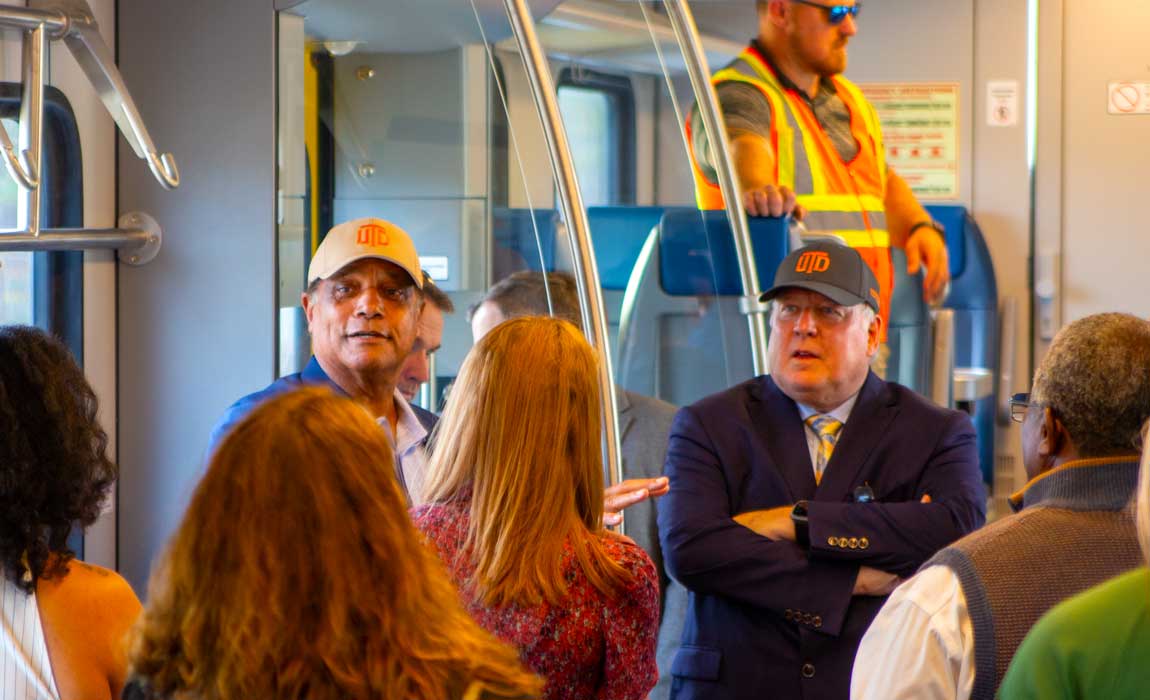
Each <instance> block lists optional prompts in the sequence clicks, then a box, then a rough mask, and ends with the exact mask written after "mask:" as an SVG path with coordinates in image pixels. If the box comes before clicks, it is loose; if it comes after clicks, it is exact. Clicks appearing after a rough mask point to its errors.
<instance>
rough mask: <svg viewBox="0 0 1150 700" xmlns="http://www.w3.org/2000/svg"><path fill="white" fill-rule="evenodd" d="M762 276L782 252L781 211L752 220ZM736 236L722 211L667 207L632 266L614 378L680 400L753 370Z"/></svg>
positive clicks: (768, 276)
mask: <svg viewBox="0 0 1150 700" xmlns="http://www.w3.org/2000/svg"><path fill="white" fill-rule="evenodd" d="M750 227H751V239H752V243H753V245H754V249H755V256H756V264H757V267H758V270H759V276H760V282H761V283H762V284H763V285H769V284H770V281H771V280H772V279H773V278H774V272H775V268H776V267H777V266H778V264H779V262H781V261H782V259H783V258H784V257H785V256H786V253H787V249H788V243H787V228H786V223H785V220H783V219H760V218H752V219H751V220H750ZM741 296H742V283H741V279H740V277H739V266H738V258H737V256H736V254H735V246H734V239H733V238H732V236H731V230H730V226H729V224H728V223H727V219H726V215H725V213H724V212H721V211H707V212H700V211H698V210H695V209H672V210H668V211H667V212H666V213H665V214H664V215H663V218H662V220H661V221H660V223H659V226H658V227H657V229H656V230H655V231H653V232H652V233H651V234H650V235H649V236H648V238H647V241H646V243H645V244H644V246H643V249H642V251H641V253H640V255H639V258H638V260H637V262H636V265H635V268H634V270H633V272H632V274H631V277H630V281H629V283H628V286H627V292H626V295H625V299H624V303H623V309H622V320H621V323H620V329H619V346H620V347H619V358H620V359H619V369H618V373H617V374H618V378H619V383H620V384H621V385H622V386H623V387H624V388H626V389H629V390H631V391H634V392H637V393H640V394H646V395H648V396H656V397H658V398H661V399H663V400H664V401H669V402H671V403H674V404H677V405H686V404H689V403H692V402H694V401H697V400H698V399H700V398H702V397H703V396H706V395H708V394H711V393H714V392H716V391H719V390H721V389H724V388H726V387H729V386H732V385H734V384H737V383H739V382H741V381H744V380H746V379H748V378H750V377H752V376H754V365H753V361H752V357H751V345H750V334H749V330H748V325H747V318H746V316H745V315H744V314H742V313H741V312H740V310H739V299H740V297H741Z"/></svg>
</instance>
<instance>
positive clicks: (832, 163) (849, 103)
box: [687, 0, 950, 328]
mask: <svg viewBox="0 0 1150 700" xmlns="http://www.w3.org/2000/svg"><path fill="white" fill-rule="evenodd" d="M756 6H757V8H758V16H759V36H758V38H756V39H754V40H753V41H752V42H751V44H750V46H748V47H747V48H746V49H744V50H743V51H742V52H741V53H740V54H739V56H738V57H737V58H736V59H735V60H734V61H733V62H731V63H730V64H729V65H727V66H726V67H725V68H723V69H722V70H720V71H719V72H718V73H716V74H715V75H714V76H713V77H712V82H713V83H714V84H715V89H716V91H717V93H718V96H719V103H720V107H721V109H722V112H723V118H724V121H725V122H726V127H727V132H728V135H729V137H730V142H731V151H732V158H733V159H734V165H735V170H736V175H737V177H738V179H739V186H740V189H741V191H742V193H743V203H744V206H745V207H746V210H747V214H748V215H750V216H782V215H784V214H790V213H794V214H795V216H796V218H801V219H802V220H803V221H804V223H805V224H806V226H807V228H808V229H809V230H812V231H816V230H817V231H827V232H833V233H835V234H837V235H839V236H841V237H842V238H844V239H845V240H846V242H847V244H848V245H850V246H851V247H853V248H855V249H856V250H858V252H859V254H860V255H862V257H863V259H864V260H866V261H867V263H868V264H869V265H870V267H871V269H872V270H873V271H874V273H875V277H876V278H877V279H878V282H879V287H880V296H881V310H880V315H881V316H882V317H883V321H884V323H883V327H884V328H886V327H887V324H886V321H887V319H888V317H889V314H890V299H891V288H892V286H893V283H894V272H893V270H892V267H891V257H890V246H891V245H894V246H897V247H899V248H904V249H905V250H906V256H907V268H908V271H909V272H910V273H911V274H915V273H917V272H918V270H919V266H920V265H925V266H926V268H927V273H926V280H925V284H924V291H925V296H926V299H927V301H930V302H937V301H941V299H942V297H943V295H944V294H945V290H946V284H947V281H948V280H949V277H950V270H949V268H948V266H947V254H946V245H945V242H944V240H943V237H942V227H941V226H939V225H938V224H937V223H935V222H934V221H932V220H931V218H930V216H929V215H928V214H927V213H926V210H924V209H923V208H922V205H920V204H919V203H918V201H917V200H916V199H915V197H914V194H913V193H912V192H911V190H910V187H909V186H908V185H907V184H906V182H905V181H904V180H903V179H902V178H901V177H899V176H898V174H897V173H895V172H894V171H893V170H891V169H890V168H889V167H887V164H886V160H885V154H884V147H883V140H882V129H881V127H880V126H879V121H878V117H877V115H876V113H875V110H874V107H872V106H871V105H870V103H868V102H867V101H866V98H864V97H863V95H862V93H861V92H860V91H859V89H858V88H857V87H856V86H855V85H854V84H853V83H851V82H850V81H848V80H847V79H846V78H844V77H842V75H841V74H842V72H843V70H845V69H846V65H847V50H846V47H847V42H848V41H849V40H850V38H851V37H852V36H854V35H855V33H856V32H857V31H858V26H857V25H856V23H855V18H856V16H857V15H858V11H859V8H860V6H859V5H858V4H857V3H856V2H855V0H842V4H835V5H832V4H829V3H828V2H824V1H817V2H816V1H808V0H757V1H756ZM687 137H688V140H689V142H690V144H691V159H692V165H693V166H694V172H695V186H696V195H697V198H698V203H699V207H700V208H702V209H721V208H722V207H723V197H722V194H721V192H720V191H719V187H718V185H717V184H716V183H717V178H716V177H715V171H714V166H713V164H712V158H711V154H710V145H709V144H708V140H707V134H706V132H705V130H704V128H703V123H702V119H701V118H700V116H699V114H698V109H695V110H693V111H692V114H691V117H690V119H689V121H688V124H687Z"/></svg>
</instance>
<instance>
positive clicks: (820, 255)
mask: <svg viewBox="0 0 1150 700" xmlns="http://www.w3.org/2000/svg"><path fill="white" fill-rule="evenodd" d="M830 266H831V256H829V255H827V254H826V253H824V252H822V251H811V252H809V253H803V254H802V255H800V256H799V261H798V262H797V263H796V264H795V272H805V273H807V274H808V275H810V274H814V273H816V272H826V271H827V270H828V269H830Z"/></svg>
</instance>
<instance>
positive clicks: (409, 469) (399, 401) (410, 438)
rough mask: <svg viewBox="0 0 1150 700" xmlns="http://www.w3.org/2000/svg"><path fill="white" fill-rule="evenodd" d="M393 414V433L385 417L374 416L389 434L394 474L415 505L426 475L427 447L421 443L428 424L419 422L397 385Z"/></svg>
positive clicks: (419, 497) (421, 501) (421, 491)
mask: <svg viewBox="0 0 1150 700" xmlns="http://www.w3.org/2000/svg"><path fill="white" fill-rule="evenodd" d="M395 415H396V422H397V423H398V424H399V429H398V430H397V431H396V434H393V433H392V432H391V425H389V424H388V422H387V419H386V418H383V417H379V418H376V422H377V423H379V425H380V426H382V427H383V428H384V430H386V431H387V434H388V437H390V438H391V446H392V448H393V449H394V450H395V461H396V462H397V466H398V467H399V468H398V470H397V474H396V475H397V476H398V477H399V479H400V482H399V485H400V487H401V488H402V489H403V490H404V491H405V492H406V494H407V500H408V501H409V503H410V504H411V505H412V506H418V505H420V504H422V503H423V500H422V498H421V496H422V495H423V480H424V477H426V476H427V450H426V449H425V447H424V439H426V438H427V428H424V427H423V423H420V422H419V417H418V416H416V415H415V411H412V410H411V406H410V405H409V404H408V403H407V400H406V399H404V398H403V394H400V393H399V390H398V389H397V390H396V391H395Z"/></svg>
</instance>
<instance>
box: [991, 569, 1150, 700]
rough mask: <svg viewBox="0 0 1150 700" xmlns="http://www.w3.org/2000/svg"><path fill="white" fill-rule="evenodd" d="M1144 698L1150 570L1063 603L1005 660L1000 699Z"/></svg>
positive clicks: (1149, 658)
mask: <svg viewBox="0 0 1150 700" xmlns="http://www.w3.org/2000/svg"><path fill="white" fill-rule="evenodd" d="M1148 694H1150V569H1147V568H1146V567H1142V568H1140V569H1136V570H1134V571H1131V572H1129V573H1126V574H1123V575H1121V576H1119V577H1117V578H1114V579H1111V580H1109V581H1107V582H1106V583H1103V584H1102V585H1100V586H1096V587H1094V588H1091V589H1090V590H1088V591H1086V592H1085V593H1082V594H1081V595H1078V596H1075V597H1074V598H1070V599H1069V600H1067V601H1065V602H1063V603H1061V604H1059V605H1058V606H1057V607H1055V608H1054V609H1052V610H1051V611H1050V612H1049V613H1048V614H1047V615H1046V616H1045V617H1043V618H1042V619H1041V620H1040V621H1039V622H1038V624H1037V625H1035V626H1034V629H1032V630H1031V631H1030V634H1028V635H1027V636H1026V640H1025V641H1024V642H1023V643H1022V646H1020V647H1019V648H1018V653H1017V654H1016V655H1015V656H1014V660H1013V661H1012V662H1011V663H1010V670H1009V671H1007V673H1006V678H1005V679H1004V680H1003V682H1002V687H1001V688H1000V689H999V696H998V697H999V698H1000V699H1001V700H1022V699H1023V698H1041V700H1057V699H1059V698H1106V700H1111V699H1114V700H1120V699H1121V698H1143V697H1146V696H1147V695H1148Z"/></svg>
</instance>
